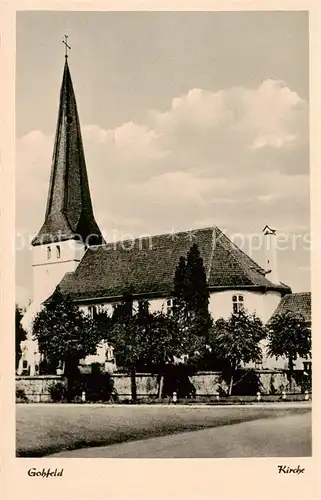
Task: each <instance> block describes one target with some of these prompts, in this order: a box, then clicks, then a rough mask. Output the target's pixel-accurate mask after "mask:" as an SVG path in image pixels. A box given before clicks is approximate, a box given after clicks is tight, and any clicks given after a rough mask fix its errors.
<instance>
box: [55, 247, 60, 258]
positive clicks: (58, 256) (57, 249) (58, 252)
mask: <svg viewBox="0 0 321 500" xmlns="http://www.w3.org/2000/svg"><path fill="white" fill-rule="evenodd" d="M56 257H57V259H60V246H59V245H57V246H56Z"/></svg>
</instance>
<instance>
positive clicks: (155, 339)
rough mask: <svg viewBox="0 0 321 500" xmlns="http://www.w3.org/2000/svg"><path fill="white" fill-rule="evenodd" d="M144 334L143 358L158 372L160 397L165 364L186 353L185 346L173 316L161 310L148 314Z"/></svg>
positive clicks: (172, 362) (173, 361)
mask: <svg viewBox="0 0 321 500" xmlns="http://www.w3.org/2000/svg"><path fill="white" fill-rule="evenodd" d="M146 334H147V337H146V350H145V352H144V359H145V361H146V363H147V364H148V365H149V366H152V367H154V369H156V370H157V371H158V373H159V377H160V378H159V389H158V394H159V397H161V396H162V387H163V381H164V373H165V368H166V366H168V365H171V364H174V363H175V361H176V359H177V358H179V357H180V356H181V355H182V354H184V353H186V351H187V348H186V347H187V346H186V345H185V342H184V340H185V339H183V338H182V332H181V329H180V328H179V325H178V323H177V321H176V320H175V316H172V315H171V314H165V313H164V312H162V311H160V312H154V313H152V314H150V315H149V321H148V328H147V329H146Z"/></svg>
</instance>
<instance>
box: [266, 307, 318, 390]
mask: <svg viewBox="0 0 321 500" xmlns="http://www.w3.org/2000/svg"><path fill="white" fill-rule="evenodd" d="M267 339H268V346H267V354H268V356H270V357H272V356H275V357H276V359H278V358H279V357H282V356H285V357H286V358H287V359H288V361H289V377H290V387H291V386H292V379H293V372H294V362H295V361H296V360H297V358H298V356H300V357H302V358H307V357H308V356H310V354H311V330H310V328H309V326H308V325H307V324H306V321H305V319H304V317H303V316H302V315H301V314H299V313H293V312H291V311H288V312H286V313H283V314H277V315H275V316H273V317H272V319H271V320H270V322H269V324H268V335H267Z"/></svg>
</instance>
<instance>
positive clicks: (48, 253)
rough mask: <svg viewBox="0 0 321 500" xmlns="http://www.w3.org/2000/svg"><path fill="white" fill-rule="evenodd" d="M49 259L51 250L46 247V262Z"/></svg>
mask: <svg viewBox="0 0 321 500" xmlns="http://www.w3.org/2000/svg"><path fill="white" fill-rule="evenodd" d="M50 259H51V248H50V247H47V260H50Z"/></svg>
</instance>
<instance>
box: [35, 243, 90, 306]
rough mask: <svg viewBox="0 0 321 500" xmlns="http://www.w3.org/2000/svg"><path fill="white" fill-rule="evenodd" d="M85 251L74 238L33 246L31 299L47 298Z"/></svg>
mask: <svg viewBox="0 0 321 500" xmlns="http://www.w3.org/2000/svg"><path fill="white" fill-rule="evenodd" d="M84 253H85V247H84V245H83V244H82V243H81V242H79V241H75V240H69V241H63V242H59V243H51V244H50V245H38V246H35V247H33V251H32V254H33V300H37V299H38V298H39V299H41V300H45V299H46V298H48V297H49V296H50V295H51V293H52V292H53V290H54V289H55V288H56V286H57V285H58V284H59V283H60V281H61V280H62V278H63V277H64V275H65V274H66V273H68V272H73V271H75V269H76V267H77V266H78V264H79V262H80V260H81V258H82V257H83V255H84Z"/></svg>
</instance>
